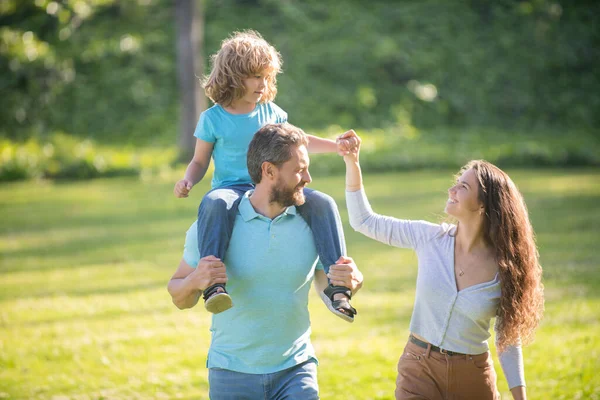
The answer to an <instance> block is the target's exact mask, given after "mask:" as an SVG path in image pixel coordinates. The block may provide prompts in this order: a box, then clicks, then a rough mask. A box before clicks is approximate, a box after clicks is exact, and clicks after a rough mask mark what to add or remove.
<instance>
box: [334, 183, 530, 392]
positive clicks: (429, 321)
mask: <svg viewBox="0 0 600 400" xmlns="http://www.w3.org/2000/svg"><path fill="white" fill-rule="evenodd" d="M346 202H347V205H348V214H349V216H350V225H351V226H352V228H354V230H356V231H358V232H361V233H362V234H364V235H366V236H368V237H370V238H373V239H375V240H378V241H380V242H382V243H385V244H388V245H390V246H396V247H402V248H410V249H413V250H415V251H416V253H417V257H418V260H419V261H418V265H419V266H418V271H417V288H416V295H415V305H414V310H413V314H412V317H411V320H410V331H411V332H413V333H415V334H417V335H419V336H421V337H422V338H424V339H426V340H427V341H428V342H429V343H431V344H433V345H435V346H438V347H440V348H442V349H445V350H450V351H454V352H458V353H465V354H480V353H484V352H486V351H488V350H489V346H488V339H489V337H490V336H491V335H490V332H489V331H490V322H491V320H492V318H494V317H495V316H496V312H497V309H498V306H499V304H500V295H501V288H500V280H499V278H498V274H496V276H495V277H494V279H492V280H491V281H489V282H484V283H480V284H477V285H474V286H470V287H468V288H465V289H463V290H460V291H458V290H457V285H456V277H455V275H454V239H455V238H454V236H453V233H454V232H455V230H456V227H455V226H454V225H450V224H433V223H430V222H426V221H411V220H402V219H397V218H392V217H387V216H383V215H379V214H375V213H374V212H373V210H372V209H371V205H370V204H369V200H368V199H367V196H366V194H365V192H364V189H361V190H358V191H356V192H348V191H347V192H346ZM499 358H500V364H501V365H502V369H503V371H504V375H505V376H506V380H507V381H508V385H509V387H510V388H511V389H512V388H513V387H516V386H525V376H524V375H525V374H524V371H523V355H522V350H521V346H509V347H507V348H506V350H505V351H504V352H502V353H500V354H499Z"/></svg>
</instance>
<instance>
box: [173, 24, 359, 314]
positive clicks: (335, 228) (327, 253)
mask: <svg viewBox="0 0 600 400" xmlns="http://www.w3.org/2000/svg"><path fill="white" fill-rule="evenodd" d="M281 63H282V62H281V57H280V55H279V53H278V52H277V51H276V50H275V48H274V47H273V46H271V45H270V44H269V43H268V42H267V41H266V40H264V39H263V38H262V36H261V35H260V34H259V33H257V32H255V31H251V30H249V31H243V32H236V33H234V34H233V35H232V36H230V37H229V38H227V39H225V40H224V41H223V43H222V44H221V49H220V50H219V51H218V52H217V54H216V55H214V56H213V57H212V70H211V73H210V75H209V76H208V77H207V78H206V79H205V81H204V88H205V91H206V94H207V96H208V97H209V98H210V99H211V100H212V101H213V102H214V103H215V105H214V106H213V107H211V108H209V109H208V110H206V111H204V112H203V113H202V115H201V116H200V120H199V122H198V125H197V127H196V131H195V132H194V136H195V137H196V139H197V140H196V148H195V151H194V157H193V159H192V161H191V162H190V164H189V165H188V167H187V169H186V172H185V176H184V178H183V179H181V180H180V181H178V182H177V183H176V184H175V188H174V193H175V196H177V197H188V194H189V192H190V190H191V189H192V187H193V186H194V185H195V184H197V183H198V182H200V181H201V180H202V178H204V175H205V174H206V170H207V168H208V166H209V163H210V158H211V156H212V159H213V161H214V167H215V168H214V174H213V179H212V183H211V186H212V190H211V191H210V192H208V193H207V194H206V195H205V196H204V198H203V199H202V202H201V204H200V207H199V209H198V248H199V251H200V257H201V258H202V257H207V256H214V257H216V258H217V259H218V260H223V259H224V258H225V253H226V251H227V247H228V245H229V239H230V236H231V232H232V230H233V222H234V220H235V215H236V213H237V205H238V203H239V201H240V199H241V197H242V196H243V194H244V193H245V192H247V191H248V190H250V189H252V188H253V185H252V180H251V178H250V175H249V174H248V170H247V166H246V152H247V150H248V144H249V143H250V141H251V140H252V138H253V136H254V133H255V132H256V131H258V130H259V129H260V128H261V127H262V126H264V125H266V124H271V123H283V122H287V113H286V112H285V111H283V110H282V109H281V108H280V107H278V106H277V105H276V104H275V103H273V99H274V98H275V95H276V94H277V85H276V83H277V81H276V76H277V74H278V73H279V72H280V71H281ZM308 136H309V145H308V150H309V152H311V153H324V152H337V153H339V154H341V155H343V154H345V153H347V152H348V151H349V150H350V149H351V148H353V146H355V145H356V144H358V142H357V141H356V140H355V139H354V138H353V137H352V135H351V133H350V132H347V133H346V134H343V135H340V137H338V140H337V141H333V140H328V139H322V138H318V137H315V136H311V135H308ZM304 194H305V197H306V203H305V204H304V205H302V206H300V207H299V211H300V214H301V215H302V217H303V218H304V219H305V220H306V222H307V223H308V225H309V226H310V228H311V230H312V232H313V236H314V238H315V244H316V247H317V251H318V254H319V258H320V262H321V263H322V264H323V267H324V269H325V272H326V273H328V272H329V266H330V265H333V264H336V263H337V262H338V260H339V258H340V257H341V256H345V255H346V244H345V239H344V232H343V228H342V223H341V218H340V215H339V212H338V210H337V206H336V204H335V202H334V200H333V199H332V198H331V197H330V196H328V195H326V194H324V193H321V192H318V191H315V190H311V189H306V188H305V189H304ZM321 297H322V298H323V300H324V301H325V302H326V304H327V306H328V308H329V309H330V310H331V311H332V312H333V313H334V314H336V315H337V316H339V317H340V318H342V319H344V320H346V321H348V322H353V321H354V315H355V314H356V310H355V309H354V308H353V307H352V305H351V304H350V298H351V292H350V290H349V289H348V288H345V287H342V286H332V285H329V286H328V288H327V289H326V290H325V291H324V294H322V295H321ZM203 298H204V306H205V308H206V309H207V310H208V311H210V312H212V313H215V314H217V313H220V312H222V311H225V310H227V309H229V308H230V307H232V305H233V302H232V299H231V297H230V296H229V294H228V293H227V291H226V288H225V284H224V283H216V284H213V285H211V286H209V287H207V288H206V289H205V290H204V291H203Z"/></svg>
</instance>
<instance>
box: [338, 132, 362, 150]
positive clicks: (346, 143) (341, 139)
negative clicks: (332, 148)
mask: <svg viewBox="0 0 600 400" xmlns="http://www.w3.org/2000/svg"><path fill="white" fill-rule="evenodd" d="M335 142H336V143H337V152H338V154H339V155H340V156H345V155H348V154H351V153H357V152H358V149H359V147H360V142H361V141H360V137H358V135H357V134H356V132H354V130H352V129H350V130H349V131H346V132H344V133H342V134H341V135H340V136H338V137H337V139H336V141H335Z"/></svg>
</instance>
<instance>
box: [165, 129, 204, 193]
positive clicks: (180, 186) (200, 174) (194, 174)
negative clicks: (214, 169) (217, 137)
mask: <svg viewBox="0 0 600 400" xmlns="http://www.w3.org/2000/svg"><path fill="white" fill-rule="evenodd" d="M213 147H214V143H209V142H205V141H204V140H202V139H196V149H195V150H194V158H192V161H191V162H190V164H189V165H188V167H187V169H186V170H185V175H184V176H183V179H181V180H179V181H178V182H177V183H176V184H175V188H174V189H173V193H175V197H188V194H189V192H190V190H192V187H193V186H194V185H195V184H196V183H198V182H200V181H201V180H202V178H204V175H205V174H206V170H207V169H208V165H209V164H210V156H211V155H212V152H213Z"/></svg>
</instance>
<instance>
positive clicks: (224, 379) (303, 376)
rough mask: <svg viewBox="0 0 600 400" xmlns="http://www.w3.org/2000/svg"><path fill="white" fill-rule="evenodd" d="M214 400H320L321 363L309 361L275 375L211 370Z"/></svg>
mask: <svg viewBox="0 0 600 400" xmlns="http://www.w3.org/2000/svg"><path fill="white" fill-rule="evenodd" d="M208 385H209V397H210V399H211V400H318V399H319V385H318V384H317V364H316V362H315V361H314V360H309V361H306V362H304V363H302V364H298V365H296V366H295V367H292V368H288V369H285V370H283V371H279V372H274V373H271V374H244V373H241V372H235V371H229V370H226V369H220V368H210V369H209V370H208Z"/></svg>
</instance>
